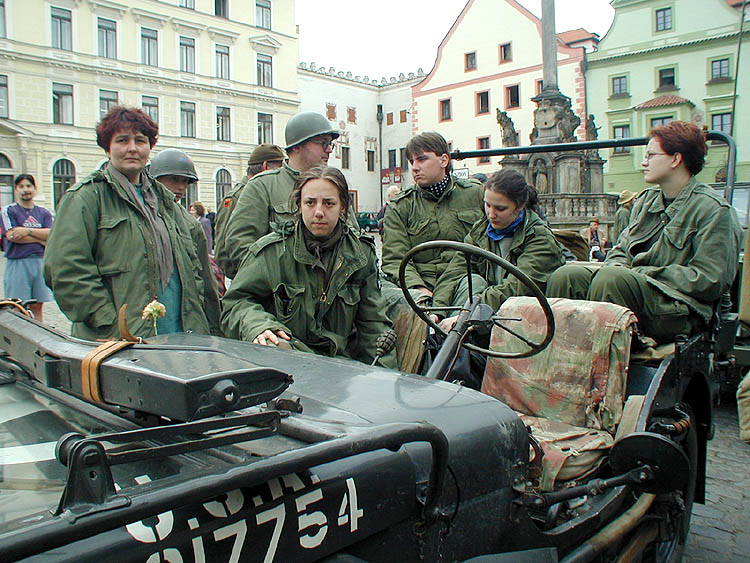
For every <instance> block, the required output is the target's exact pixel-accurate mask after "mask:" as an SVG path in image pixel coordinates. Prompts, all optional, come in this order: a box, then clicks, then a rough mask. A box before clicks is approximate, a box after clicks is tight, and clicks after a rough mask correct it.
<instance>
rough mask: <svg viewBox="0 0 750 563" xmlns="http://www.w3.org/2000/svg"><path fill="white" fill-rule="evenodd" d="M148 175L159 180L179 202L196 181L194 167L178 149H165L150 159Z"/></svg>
mask: <svg viewBox="0 0 750 563" xmlns="http://www.w3.org/2000/svg"><path fill="white" fill-rule="evenodd" d="M148 171H149V174H151V175H152V176H153V177H154V178H156V179H157V180H159V181H160V182H161V183H162V184H164V187H165V188H167V189H168V190H169V191H170V192H172V193H173V194H174V195H175V198H174V199H175V201H176V202H177V203H179V202H180V200H181V199H182V196H184V195H185V192H186V191H187V189H188V186H189V185H190V184H192V183H195V182H197V181H198V173H197V172H196V171H195V165H194V164H193V161H192V160H191V159H190V157H189V156H188V155H186V154H185V153H184V152H182V151H181V150H180V149H165V150H163V151H161V152H160V153H159V154H157V155H156V156H155V157H154V158H152V159H151V166H150V167H149V169H148Z"/></svg>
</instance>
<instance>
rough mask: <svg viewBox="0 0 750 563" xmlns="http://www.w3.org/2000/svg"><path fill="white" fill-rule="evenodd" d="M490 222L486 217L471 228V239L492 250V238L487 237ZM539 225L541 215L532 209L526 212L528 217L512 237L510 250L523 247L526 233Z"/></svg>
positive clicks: (481, 246)
mask: <svg viewBox="0 0 750 563" xmlns="http://www.w3.org/2000/svg"><path fill="white" fill-rule="evenodd" d="M489 223H490V221H489V219H487V217H486V216H485V218H484V219H481V220H480V221H477V222H476V223H474V225H473V226H472V227H471V231H470V234H471V238H472V239H473V240H474V242H476V243H477V244H478V246H479V247H480V248H483V249H485V250H490V237H488V236H487V225H489ZM537 223H541V219H540V218H539V215H537V214H536V213H534V212H533V211H532V210H531V209H527V210H526V217H524V220H523V223H521V225H520V226H519V227H518V229H517V230H516V232H515V233H513V236H512V237H510V249H509V252H512V251H513V250H515V249H516V248H518V247H519V246H521V245H522V244H523V243H524V241H525V240H526V231H527V230H528V229H531V228H533V227H535V226H536V224H537Z"/></svg>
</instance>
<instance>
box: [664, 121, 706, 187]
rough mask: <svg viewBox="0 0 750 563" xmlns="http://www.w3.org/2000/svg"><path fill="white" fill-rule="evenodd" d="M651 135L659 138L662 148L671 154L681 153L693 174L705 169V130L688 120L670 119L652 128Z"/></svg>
mask: <svg viewBox="0 0 750 563" xmlns="http://www.w3.org/2000/svg"><path fill="white" fill-rule="evenodd" d="M649 137H656V138H657V139H659V144H660V145H661V148H662V150H663V151H664V152H665V153H667V154H669V155H672V154H675V153H680V154H681V155H682V161H683V162H684V163H685V166H687V169H688V170H689V171H690V173H691V174H692V175H693V176H696V175H697V174H698V172H700V171H701V170H703V165H704V164H705V163H706V153H707V152H708V146H707V145H706V134H705V132H704V131H703V130H702V129H701V128H700V127H698V126H697V125H695V124H694V123H690V122H688V121H670V122H669V123H667V124H666V125H662V126H660V127H656V128H654V129H652V130H651V133H649Z"/></svg>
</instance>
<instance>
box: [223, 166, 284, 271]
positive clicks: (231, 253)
mask: <svg viewBox="0 0 750 563" xmlns="http://www.w3.org/2000/svg"><path fill="white" fill-rule="evenodd" d="M297 176H299V172H298V171H297V170H295V169H294V168H292V167H291V166H289V164H287V163H286V162H284V164H283V166H281V168H275V169H273V170H267V171H265V172H261V173H260V174H257V175H255V176H253V177H252V178H250V180H248V182H247V183H246V184H245V185H244V186H239V196H235V200H234V204H233V205H234V206H235V209H234V211H233V212H232V215H231V217H230V218H229V220H228V221H227V224H226V225H225V226H224V228H223V229H222V230H221V232H220V233H218V236H217V238H220V241H219V244H218V246H217V247H216V252H215V256H216V262H217V263H218V264H219V267H220V268H221V269H222V270H223V271H224V273H225V274H226V275H227V276H229V277H230V278H234V276H235V275H236V274H237V270H238V269H239V267H240V264H241V263H242V260H243V258H245V256H246V255H247V252H248V250H249V248H250V246H251V245H252V244H253V243H254V242H255V241H256V240H258V239H259V238H260V237H262V236H264V235H267V234H268V233H270V232H271V231H272V230H273V225H274V223H278V222H280V221H292V220H293V219H294V214H293V210H292V208H291V202H290V201H289V197H290V196H291V194H292V189H293V188H294V183H295V182H296V181H297ZM236 193H237V190H235V194H236Z"/></svg>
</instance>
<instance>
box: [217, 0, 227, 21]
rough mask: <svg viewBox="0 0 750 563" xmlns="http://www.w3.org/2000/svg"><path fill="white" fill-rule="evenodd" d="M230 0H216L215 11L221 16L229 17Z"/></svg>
mask: <svg viewBox="0 0 750 563" xmlns="http://www.w3.org/2000/svg"><path fill="white" fill-rule="evenodd" d="M228 3H229V2H228V0H214V13H215V14H216V15H217V16H219V17H221V18H228V17H229V8H228V6H227V4H228Z"/></svg>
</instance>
